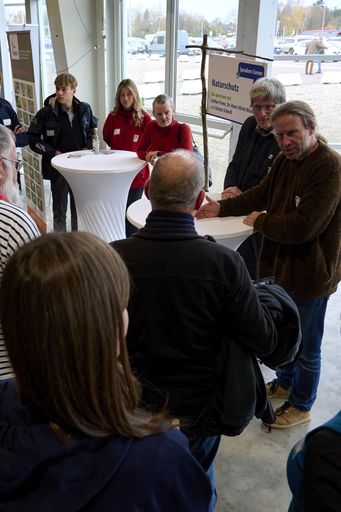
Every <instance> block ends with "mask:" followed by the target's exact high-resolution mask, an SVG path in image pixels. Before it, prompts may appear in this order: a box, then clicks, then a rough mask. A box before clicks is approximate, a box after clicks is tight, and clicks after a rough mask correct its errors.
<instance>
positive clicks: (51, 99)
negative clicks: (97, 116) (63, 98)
mask: <svg viewBox="0 0 341 512" xmlns="http://www.w3.org/2000/svg"><path fill="white" fill-rule="evenodd" d="M80 104H81V102H80V100H79V99H78V98H76V97H75V96H74V97H73V99H72V108H73V109H74V108H75V107H76V108H79V106H80ZM44 106H45V107H50V108H51V109H52V110H53V112H54V113H55V114H56V115H58V113H59V107H60V105H59V103H58V100H57V97H56V95H55V94H51V96H48V98H46V100H45V101H44Z"/></svg>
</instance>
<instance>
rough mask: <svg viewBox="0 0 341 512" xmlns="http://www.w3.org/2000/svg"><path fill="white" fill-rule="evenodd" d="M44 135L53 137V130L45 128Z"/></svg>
mask: <svg viewBox="0 0 341 512" xmlns="http://www.w3.org/2000/svg"><path fill="white" fill-rule="evenodd" d="M46 135H47V136H48V137H54V130H46Z"/></svg>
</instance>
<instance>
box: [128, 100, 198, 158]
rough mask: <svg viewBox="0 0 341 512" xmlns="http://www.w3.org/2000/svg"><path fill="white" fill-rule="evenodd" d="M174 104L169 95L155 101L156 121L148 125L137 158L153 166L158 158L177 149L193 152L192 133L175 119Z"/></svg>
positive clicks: (186, 126) (154, 112)
mask: <svg viewBox="0 0 341 512" xmlns="http://www.w3.org/2000/svg"><path fill="white" fill-rule="evenodd" d="M173 112H174V104H173V101H172V98H170V97H169V96H167V94H160V95H159V96H157V97H156V98H155V100H154V101H153V115H154V117H155V121H151V123H149V124H148V126H147V128H146V130H145V131H144V132H143V135H142V137H141V140H140V142H139V144H138V147H137V156H138V157H139V158H140V159H141V160H146V161H147V162H149V163H150V164H153V163H154V161H155V159H156V158H157V157H158V156H162V155H164V154H165V153H170V152H172V151H174V150H175V149H179V148H181V149H188V150H189V151H193V142H192V140H193V139H192V132H191V129H190V127H189V126H188V125H187V124H180V123H179V122H178V121H177V120H176V119H174V117H173Z"/></svg>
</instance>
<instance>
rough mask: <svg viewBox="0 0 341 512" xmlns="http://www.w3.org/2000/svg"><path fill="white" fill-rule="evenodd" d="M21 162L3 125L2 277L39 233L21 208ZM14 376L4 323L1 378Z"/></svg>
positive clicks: (0, 182) (0, 155)
mask: <svg viewBox="0 0 341 512" xmlns="http://www.w3.org/2000/svg"><path fill="white" fill-rule="evenodd" d="M20 165H21V162H20V161H19V160H18V159H17V153H16V147H15V137H14V135H13V133H12V132H11V131H10V130H9V129H8V128H6V127H5V126H2V125H0V237H1V244H0V280H1V277H2V274H3V271H4V268H5V266H6V263H7V261H8V260H9V258H10V257H11V256H12V254H13V253H14V251H15V250H16V249H17V248H18V247H19V246H20V245H22V244H24V243H25V242H27V241H28V240H32V239H33V238H35V237H37V236H39V231H38V228H37V226H36V225H35V223H34V222H33V220H32V219H31V217H30V216H29V215H28V214H27V213H26V212H25V211H24V210H22V208H20V207H21V206H22V200H21V196H20V194H19V188H18V183H17V171H18V170H19V168H20ZM17 205H18V206H17ZM19 206H20V207H19ZM12 376H13V374H12V369H11V365H10V362H9V359H8V355H7V352H6V349H5V344H4V340H3V335H2V329H1V325H0V380H3V379H8V378H9V377H12Z"/></svg>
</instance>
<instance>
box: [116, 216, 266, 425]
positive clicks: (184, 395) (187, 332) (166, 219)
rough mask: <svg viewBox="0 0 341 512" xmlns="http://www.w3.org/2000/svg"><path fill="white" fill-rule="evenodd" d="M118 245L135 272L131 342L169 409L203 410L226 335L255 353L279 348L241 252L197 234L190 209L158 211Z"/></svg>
mask: <svg viewBox="0 0 341 512" xmlns="http://www.w3.org/2000/svg"><path fill="white" fill-rule="evenodd" d="M112 245H113V247H114V248H115V249H117V250H118V252H119V253H120V254H121V256H122V257H123V259H124V261H125V263H126V264H127V266H128V269H129V271H130V273H131V276H132V280H133V289H132V296H131V300H130V303H129V307H128V310H129V317H130V322H129V330H128V336H127V342H128V350H129V354H130V356H131V360H132V364H133V367H134V368H135V369H136V371H137V373H138V374H139V376H140V378H141V379H142V384H143V387H144V391H145V397H146V400H147V401H148V403H157V400H158V399H159V400H160V402H159V404H158V405H160V404H161V403H163V402H162V400H164V399H165V398H167V400H168V401H167V408H168V409H169V410H170V412H171V414H173V415H175V416H180V417H184V416H191V417H193V418H194V417H198V416H199V415H200V413H201V412H202V410H203V409H204V408H206V406H207V403H208V402H209V401H210V400H212V398H213V396H214V393H215V389H216V363H217V356H218V354H219V352H220V350H221V347H222V345H223V344H224V343H226V340H227V339H232V340H233V341H234V342H235V343H236V344H237V345H238V346H240V347H241V348H243V349H245V350H247V351H249V352H250V353H253V354H257V355H265V354H270V353H271V352H272V351H273V350H274V348H275V346H276V332H275V329H274V325H273V323H272V320H271V318H270V315H269V314H268V312H267V311H264V310H263V308H262V306H261V304H260V303H259V301H258V299H257V295H256V291H255V289H254V286H253V284H252V282H251V280H250V277H249V274H248V272H247V270H246V268H245V265H244V262H243V261H242V259H241V257H240V256H239V255H238V254H237V253H235V252H233V251H231V250H229V249H227V248H226V247H224V246H223V245H220V244H217V243H215V242H214V241H211V240H208V239H206V238H204V237H201V236H199V235H198V234H197V233H196V231H195V229H194V222H193V217H192V216H191V215H188V214H185V213H184V214H179V213H171V212H157V211H153V212H152V213H151V214H150V215H149V216H148V218H147V223H146V226H145V227H144V228H143V229H141V230H140V231H139V232H138V233H137V234H136V235H134V236H133V237H131V238H129V239H127V240H121V241H117V242H114V243H113V244H112ZM242 376H243V371H241V372H240V377H241V378H243V377H242Z"/></svg>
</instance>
